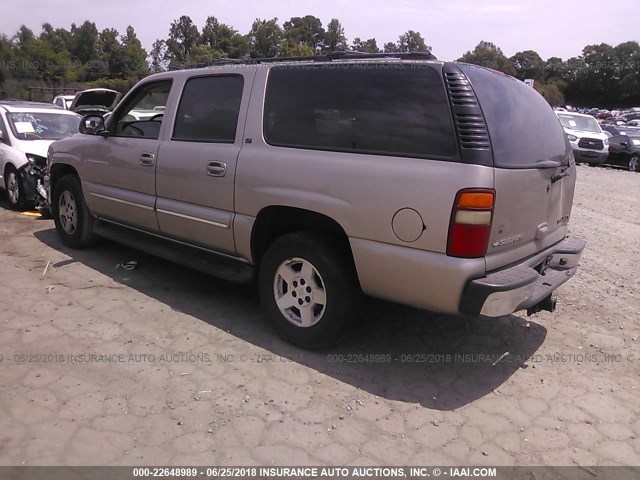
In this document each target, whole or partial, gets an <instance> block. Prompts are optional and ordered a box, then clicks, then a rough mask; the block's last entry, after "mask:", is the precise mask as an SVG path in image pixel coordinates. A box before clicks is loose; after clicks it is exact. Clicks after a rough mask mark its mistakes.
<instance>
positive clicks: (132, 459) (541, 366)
mask: <svg viewBox="0 0 640 480" xmlns="http://www.w3.org/2000/svg"><path fill="white" fill-rule="evenodd" d="M639 207H640V174H633V173H630V172H626V171H621V170H608V169H595V168H588V167H579V168H578V185H577V194H576V199H575V206H574V210H573V215H572V219H571V223H570V225H571V230H572V232H573V233H574V234H576V235H579V236H582V237H584V238H586V239H587V241H588V247H587V248H588V249H587V250H586V252H585V255H584V258H583V262H582V266H581V268H580V269H579V271H578V274H577V276H576V277H574V279H572V281H570V282H569V283H567V284H565V285H564V286H563V287H561V289H560V290H559V291H558V294H559V301H558V310H557V311H556V312H555V313H554V314H550V313H547V312H544V313H540V314H537V315H535V316H533V317H529V318H527V317H526V316H525V315H524V314H523V313H518V314H516V315H510V316H507V317H502V318H499V319H487V318H483V319H466V318H460V317H450V316H443V315H436V314H431V313H428V312H423V311H418V310H414V309H410V308H406V307H402V306H398V305H394V304H390V303H386V302H382V301H377V300H370V301H369V302H368V306H367V308H366V312H365V321H364V322H362V324H361V326H360V327H359V329H358V330H357V332H356V334H355V336H354V337H353V339H351V340H350V341H349V342H348V343H346V344H344V345H342V346H341V347H339V348H338V349H336V350H334V351H332V352H322V353H309V352H305V351H301V350H298V349H296V348H294V347H291V346H289V345H287V344H285V343H284V342H282V341H280V340H279V339H278V338H276V336H275V334H274V333H273V332H272V331H271V330H270V329H269V328H268V327H266V326H265V325H264V324H263V321H262V315H261V311H260V306H259V302H258V298H257V294H256V292H255V291H254V289H253V288H252V287H250V286H249V287H238V286H235V285H232V284H228V283H225V282H222V281H218V280H216V279H213V278H210V277H207V276H205V275H201V274H198V273H196V272H193V271H190V270H188V269H185V268H182V267H179V266H176V265H174V264H171V263H169V262H166V261H164V260H162V259H158V258H154V257H150V256H148V255H146V254H144V253H141V252H138V251H135V250H132V249H129V248H127V247H123V246H120V245H117V244H114V243H111V242H107V241H104V242H102V243H101V244H99V245H98V246H97V247H95V248H93V249H90V250H84V251H72V250H69V249H67V248H65V247H63V246H62V245H61V243H60V241H59V240H58V238H57V236H56V233H55V230H54V227H53V222H52V221H51V220H41V219H35V218H31V217H28V216H24V215H21V214H19V213H17V212H13V211H10V210H9V209H8V208H7V204H6V202H4V201H2V203H0V279H1V280H0V357H1V358H2V360H0V362H1V363H0V411H1V412H2V415H0V464H2V465H65V464H66V465H103V464H109V465H114V464H118V465H138V464H140V465H145V464H164V465H171V464H174V465H191V464H197V465H217V464H233V465H244V464H260V465H269V464H275V465H287V464H293V465H305V464H329V465H367V464H383V465H389V464H393V465H403V464H404V465H411V464H415V465H418V464H429V465H449V464H453V465H459V464H474V465H491V466H497V465H544V464H546V465H576V464H579V465H639V464H640V398H639V394H640V346H639V345H640V340H639V339H638V336H639V335H640V326H639V322H640V294H639V293H638V292H639V290H638V286H639V285H640V265H639V262H640V215H639V214H638V211H639V210H638V208H639ZM130 260H136V261H137V262H139V266H138V268H137V269H135V270H132V271H127V270H125V269H123V268H121V267H119V266H118V265H119V264H122V263H123V262H127V261H130ZM47 265H48V268H46V267H47ZM45 268H46V274H44V272H45Z"/></svg>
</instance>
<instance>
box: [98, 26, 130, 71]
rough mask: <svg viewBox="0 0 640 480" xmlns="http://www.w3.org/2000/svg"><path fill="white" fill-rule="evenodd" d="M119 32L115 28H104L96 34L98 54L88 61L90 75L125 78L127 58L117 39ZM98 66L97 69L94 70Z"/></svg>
mask: <svg viewBox="0 0 640 480" xmlns="http://www.w3.org/2000/svg"><path fill="white" fill-rule="evenodd" d="M119 35H120V34H119V33H118V31H117V30H116V29H115V28H105V29H104V30H103V31H102V32H100V34H99V35H98V55H99V57H98V58H97V59H96V60H95V61H93V62H90V65H89V66H90V67H93V68H92V69H91V72H92V76H95V78H100V77H113V78H126V74H125V73H126V72H125V70H126V68H127V66H128V58H127V56H126V52H125V49H124V47H123V46H122V44H121V43H120V40H119V38H118V37H119ZM95 67H100V70H99V71H96V70H97V68H95Z"/></svg>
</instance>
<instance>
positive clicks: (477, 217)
mask: <svg viewBox="0 0 640 480" xmlns="http://www.w3.org/2000/svg"><path fill="white" fill-rule="evenodd" d="M495 198H496V192H495V191H494V190H491V189H485V188H465V189H464V190H460V191H459V192H458V194H457V195H456V200H455V202H454V204H453V210H452V211H451V221H450V222H449V239H448V241H447V255H449V256H450V257H462V258H478V257H484V256H485V255H486V253H487V247H488V244H489V235H490V234H491V220H492V218H493V205H494V203H495Z"/></svg>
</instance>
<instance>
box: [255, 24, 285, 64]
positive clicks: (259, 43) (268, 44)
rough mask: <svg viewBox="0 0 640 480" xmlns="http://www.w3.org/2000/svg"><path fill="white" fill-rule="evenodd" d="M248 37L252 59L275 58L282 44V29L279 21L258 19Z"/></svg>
mask: <svg viewBox="0 0 640 480" xmlns="http://www.w3.org/2000/svg"><path fill="white" fill-rule="evenodd" d="M248 37H249V55H250V56H251V58H268V57H275V56H276V55H277V54H278V51H279V50H280V43H281V42H282V29H281V28H280V25H278V19H277V18H272V19H271V20H261V19H259V18H256V20H255V21H254V22H253V25H252V26H251V31H250V32H249V35H248Z"/></svg>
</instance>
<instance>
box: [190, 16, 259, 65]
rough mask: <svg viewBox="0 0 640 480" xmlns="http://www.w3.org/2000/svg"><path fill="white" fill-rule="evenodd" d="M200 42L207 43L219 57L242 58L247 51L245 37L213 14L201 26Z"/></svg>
mask: <svg viewBox="0 0 640 480" xmlns="http://www.w3.org/2000/svg"><path fill="white" fill-rule="evenodd" d="M200 43H201V44H206V45H208V46H209V47H210V48H211V51H212V52H213V53H216V54H217V55H218V56H219V57H230V58H242V57H244V56H246V55H247V54H248V53H249V44H248V42H247V38H246V37H245V36H244V35H240V34H239V33H238V32H237V30H234V29H233V28H232V27H230V26H229V25H226V24H224V23H220V22H219V21H218V19H217V18H216V17H213V16H211V17H208V18H207V21H206V23H205V25H204V27H202V34H201V35H200Z"/></svg>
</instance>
